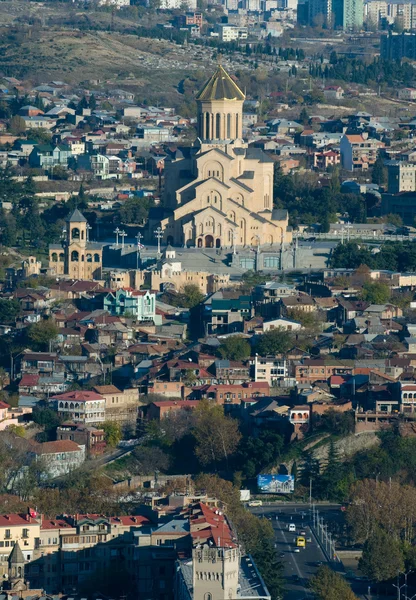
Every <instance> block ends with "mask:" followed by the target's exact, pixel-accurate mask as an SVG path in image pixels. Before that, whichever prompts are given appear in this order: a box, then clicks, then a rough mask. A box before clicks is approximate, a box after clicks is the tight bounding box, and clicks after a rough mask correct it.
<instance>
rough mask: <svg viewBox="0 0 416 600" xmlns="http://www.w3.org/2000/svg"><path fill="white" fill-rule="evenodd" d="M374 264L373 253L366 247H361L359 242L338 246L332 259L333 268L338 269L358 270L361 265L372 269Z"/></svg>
mask: <svg viewBox="0 0 416 600" xmlns="http://www.w3.org/2000/svg"><path fill="white" fill-rule="evenodd" d="M374 262H375V259H374V256H373V255H372V254H371V252H370V251H369V250H368V249H367V248H365V247H360V246H359V245H358V244H357V242H347V243H346V244H338V246H337V247H336V248H335V250H334V251H333V253H332V256H331V259H330V263H331V267H333V268H336V269H357V268H358V267H359V266H360V265H367V266H368V267H370V268H372V267H373V265H374Z"/></svg>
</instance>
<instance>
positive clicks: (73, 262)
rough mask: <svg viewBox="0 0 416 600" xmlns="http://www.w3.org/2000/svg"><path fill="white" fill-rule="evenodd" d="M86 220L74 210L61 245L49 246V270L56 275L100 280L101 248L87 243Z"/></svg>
mask: <svg viewBox="0 0 416 600" xmlns="http://www.w3.org/2000/svg"><path fill="white" fill-rule="evenodd" d="M89 229H90V227H89V225H88V221H87V219H86V218H85V217H84V215H83V214H82V213H81V212H80V211H79V210H78V209H75V210H74V212H73V213H72V215H71V216H70V217H69V219H68V220H67V222H66V232H65V238H64V239H63V240H62V243H61V244H50V246H49V268H51V269H53V271H54V272H55V274H56V275H68V276H69V277H71V278H73V279H86V280H92V279H101V277H102V262H103V247H102V244H101V243H99V242H90V241H89V235H88V232H89Z"/></svg>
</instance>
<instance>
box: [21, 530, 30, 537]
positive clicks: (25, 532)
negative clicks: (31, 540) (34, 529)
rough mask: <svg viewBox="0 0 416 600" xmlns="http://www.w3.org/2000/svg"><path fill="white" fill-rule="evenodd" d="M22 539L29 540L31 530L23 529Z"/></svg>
mask: <svg viewBox="0 0 416 600" xmlns="http://www.w3.org/2000/svg"><path fill="white" fill-rule="evenodd" d="M22 537H23V538H28V537H29V529H23V533H22Z"/></svg>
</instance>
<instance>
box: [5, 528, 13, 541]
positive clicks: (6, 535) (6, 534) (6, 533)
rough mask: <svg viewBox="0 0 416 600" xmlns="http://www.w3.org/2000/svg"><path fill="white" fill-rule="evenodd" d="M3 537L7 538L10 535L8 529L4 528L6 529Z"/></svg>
mask: <svg viewBox="0 0 416 600" xmlns="http://www.w3.org/2000/svg"><path fill="white" fill-rule="evenodd" d="M4 537H5V538H6V540H8V539H10V538H11V537H12V536H11V533H10V529H6V531H5V533H4Z"/></svg>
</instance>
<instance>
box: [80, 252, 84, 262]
mask: <svg viewBox="0 0 416 600" xmlns="http://www.w3.org/2000/svg"><path fill="white" fill-rule="evenodd" d="M84 260H85V256H84V255H83V254H81V262H84Z"/></svg>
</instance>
